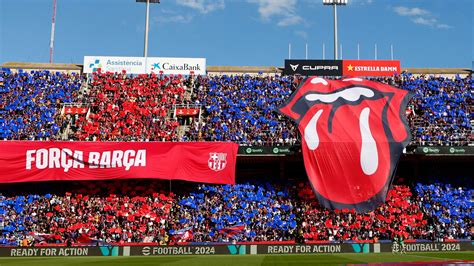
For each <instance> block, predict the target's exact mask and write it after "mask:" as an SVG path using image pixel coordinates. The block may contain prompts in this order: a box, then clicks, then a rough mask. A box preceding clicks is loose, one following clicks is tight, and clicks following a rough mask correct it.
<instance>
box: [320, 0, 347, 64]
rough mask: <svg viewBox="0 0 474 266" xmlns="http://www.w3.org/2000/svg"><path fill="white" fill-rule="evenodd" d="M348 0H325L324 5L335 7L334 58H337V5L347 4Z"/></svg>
mask: <svg viewBox="0 0 474 266" xmlns="http://www.w3.org/2000/svg"><path fill="white" fill-rule="evenodd" d="M347 1H348V0H323V5H332V6H333V8H334V60H337V6H345V5H347Z"/></svg>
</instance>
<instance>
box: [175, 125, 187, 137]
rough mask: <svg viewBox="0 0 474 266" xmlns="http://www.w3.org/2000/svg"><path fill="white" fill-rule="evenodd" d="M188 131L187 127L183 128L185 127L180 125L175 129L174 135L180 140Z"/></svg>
mask: <svg viewBox="0 0 474 266" xmlns="http://www.w3.org/2000/svg"><path fill="white" fill-rule="evenodd" d="M188 129H189V126H185V125H180V126H178V127H177V128H176V133H177V134H178V137H179V139H181V138H182V137H183V136H184V134H186V132H187V131H188Z"/></svg>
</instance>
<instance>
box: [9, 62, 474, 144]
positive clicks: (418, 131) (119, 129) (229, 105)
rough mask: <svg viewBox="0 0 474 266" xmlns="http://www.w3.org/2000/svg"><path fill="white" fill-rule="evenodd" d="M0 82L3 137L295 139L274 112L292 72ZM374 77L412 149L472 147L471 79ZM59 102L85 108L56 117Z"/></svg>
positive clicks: (39, 75) (55, 76)
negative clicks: (191, 110) (399, 94)
mask: <svg viewBox="0 0 474 266" xmlns="http://www.w3.org/2000/svg"><path fill="white" fill-rule="evenodd" d="M0 76H1V77H2V78H3V80H4V81H3V85H2V86H0V94H1V96H2V97H1V98H0V106H1V107H2V108H1V110H0V112H1V116H0V138H2V139H11V140H27V139H28V140H62V139H64V140H86V141H95V140H102V141H104V140H106V141H233V142H237V143H239V144H243V145H253V146H255V145H269V146H275V145H293V144H297V143H300V138H299V136H298V133H297V129H296V127H295V125H294V124H293V123H292V122H291V121H290V120H288V119H287V118H285V117H284V116H282V115H279V114H278V113H276V112H275V110H276V108H277V107H278V106H279V105H281V104H282V103H283V102H284V100H286V99H287V98H288V97H289V96H290V95H291V94H292V92H293V91H295V89H296V88H297V86H298V85H299V84H300V82H301V79H299V78H295V77H293V76H281V77H280V76H275V77H271V76H268V77H267V76H249V75H233V76H228V75H221V76H196V77H194V76H179V75H175V76H164V75H159V74H158V75H156V74H151V75H138V76H130V75H126V74H124V73H116V74H111V73H95V74H92V76H91V77H90V78H89V79H88V80H87V81H86V80H85V78H84V77H83V76H80V75H78V74H63V73H56V72H51V71H32V72H31V73H30V72H24V71H20V72H11V71H10V70H9V69H3V70H2V71H1V72H0ZM375 80H376V81H379V82H383V83H388V84H390V85H394V86H396V87H399V88H401V89H404V90H408V91H411V92H413V93H414V97H413V99H412V100H411V101H410V102H409V104H408V109H407V110H406V113H407V118H408V122H409V126H410V130H411V133H412V136H413V138H412V142H411V145H416V146H418V145H420V146H467V144H468V143H469V142H472V140H473V136H472V134H471V130H472V127H471V122H470V119H471V114H472V91H471V88H472V86H473V80H472V79H471V78H470V77H466V78H461V77H459V76H458V77H453V78H447V77H434V76H424V75H422V76H414V75H411V74H406V73H404V74H402V75H401V76H395V77H385V78H377V79H375ZM81 82H84V84H87V86H85V87H84V86H83V87H82V88H81ZM43 87H46V88H47V89H46V90H44V89H43ZM66 103H67V104H75V105H77V106H86V107H87V108H88V111H87V113H86V114H77V113H76V114H67V113H63V112H62V108H63V104H66ZM177 105H193V106H197V107H198V108H200V109H201V110H202V113H201V112H199V113H198V114H196V115H194V116H187V118H183V117H180V116H174V115H173V114H174V109H173V108H174V106H177Z"/></svg>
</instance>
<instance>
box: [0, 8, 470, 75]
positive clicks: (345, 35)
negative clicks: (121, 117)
mask: <svg viewBox="0 0 474 266" xmlns="http://www.w3.org/2000/svg"><path fill="white" fill-rule="evenodd" d="M52 2H53V1H52V0H0V63H3V62H8V61H21V62H47V61H48V60H49V39H50V32H51V14H52ZM57 2H58V4H57V19H56V41H55V51H54V54H55V56H54V61H55V62H58V63H82V61H83V56H85V55H104V56H106V55H110V56H112V55H114V56H142V55H143V36H144V22H145V16H144V14H145V5H144V4H140V3H135V0H57ZM161 2H162V3H161V4H159V5H158V4H157V5H152V6H151V13H150V15H151V16H150V25H151V27H150V35H149V39H150V40H149V56H169V57H205V58H207V64H208V65H254V66H255V65H262V66H268V65H276V66H281V65H283V60H284V59H285V58H287V57H288V44H289V43H291V44H292V58H304V57H305V44H306V43H308V46H309V49H308V50H309V57H310V58H314V59H320V58H322V44H323V42H324V43H325V46H326V59H329V58H332V54H333V48H332V47H333V26H332V8H331V7H327V6H323V5H322V0H162V1H161ZM473 14H474V1H472V0H456V1H454V0H453V1H448V0H349V5H348V6H345V7H341V8H339V12H338V15H339V41H340V43H341V44H342V46H343V58H345V59H356V58H357V44H358V43H359V44H360V56H361V59H373V58H374V45H375V43H377V47H378V59H390V45H391V44H393V46H394V55H395V59H400V60H401V63H402V66H403V67H471V63H472V60H473V57H474V56H473V55H474V44H473V35H474V27H473Z"/></svg>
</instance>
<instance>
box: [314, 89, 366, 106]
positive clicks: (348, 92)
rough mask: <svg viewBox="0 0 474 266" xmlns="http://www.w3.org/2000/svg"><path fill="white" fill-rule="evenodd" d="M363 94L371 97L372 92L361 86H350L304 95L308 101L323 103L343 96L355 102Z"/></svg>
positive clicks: (331, 101)
mask: <svg viewBox="0 0 474 266" xmlns="http://www.w3.org/2000/svg"><path fill="white" fill-rule="evenodd" d="M362 96H365V97H367V98H372V97H373V96H374V92H373V91H372V90H371V89H367V88H363V87H352V88H349V89H345V90H342V91H338V92H334V93H329V94H321V93H311V94H308V95H306V96H305V98H306V100H308V101H321V102H323V103H333V102H335V101H337V99H339V98H343V99H344V100H346V101H351V102H355V101H357V100H359V98H360V97H362Z"/></svg>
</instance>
